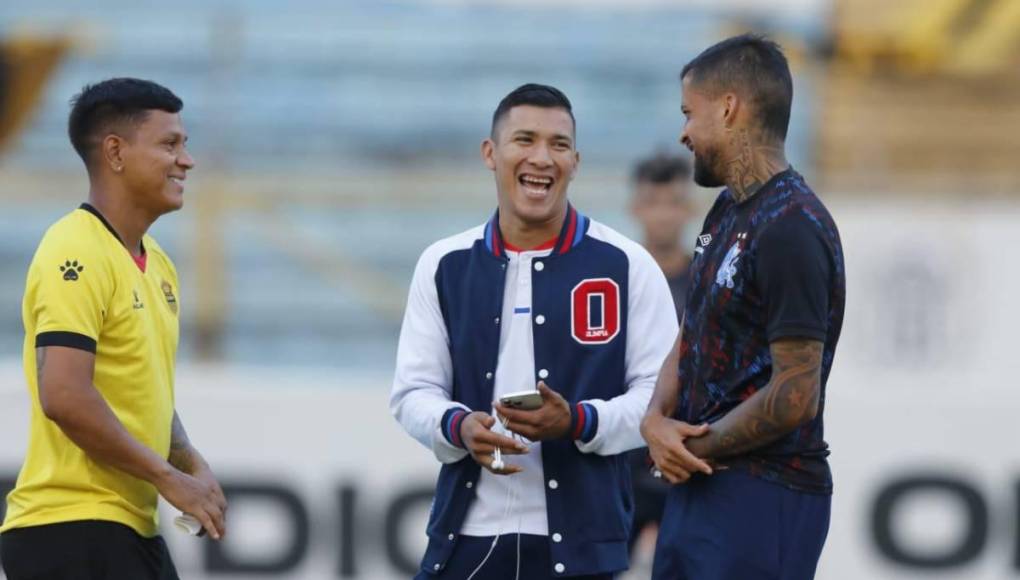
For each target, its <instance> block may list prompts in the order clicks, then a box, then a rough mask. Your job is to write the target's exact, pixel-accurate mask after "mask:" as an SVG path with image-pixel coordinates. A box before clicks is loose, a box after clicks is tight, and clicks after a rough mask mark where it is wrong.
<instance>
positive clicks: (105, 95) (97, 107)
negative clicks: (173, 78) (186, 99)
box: [67, 78, 184, 167]
mask: <svg viewBox="0 0 1020 580" xmlns="http://www.w3.org/2000/svg"><path fill="white" fill-rule="evenodd" d="M183 107H184V103H183V102H182V101H181V99H179V98H178V97H177V95H175V94H173V93H172V92H171V91H170V89H167V88H166V87H164V86H161V85H158V84H156V83H154V82H152V81H146V80H141V79H134V78H115V79H109V80H105V81H102V82H99V83H96V84H94V85H85V87H84V88H82V90H81V92H80V93H78V94H77V95H75V97H74V98H73V99H71V115H70V117H69V118H68V121H67V134H68V136H69V137H70V138H71V145H72V146H73V147H74V150H75V151H76V152H77V153H78V156H79V157H81V158H82V161H84V162H85V165H86V167H88V166H89V163H90V158H91V157H92V156H93V155H94V154H95V152H96V149H97V148H98V147H99V144H100V143H101V142H102V140H103V138H104V137H106V135H108V134H110V133H111V132H114V131H115V130H116V129H118V128H119V129H121V130H123V128H124V126H125V125H131V126H134V125H137V124H138V123H141V122H143V121H145V118H146V117H147V116H148V114H149V111H153V110H159V111H166V112H167V113H179V112H180V111H181V109H182V108H183Z"/></svg>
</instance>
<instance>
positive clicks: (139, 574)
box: [0, 520, 179, 580]
mask: <svg viewBox="0 0 1020 580" xmlns="http://www.w3.org/2000/svg"><path fill="white" fill-rule="evenodd" d="M0 564H2V565H3V569H4V573H6V574H7V580H127V579H130V580H179V578H178V577H177V569H176V568H174V563H173V560H171V559H170V551H169V550H167V547H166V542H164V541H163V538H161V537H160V536H156V537H154V538H145V537H142V536H140V535H138V533H137V532H135V531H134V530H133V529H131V528H129V527H128V526H125V525H124V524H118V523H115V522H107V521H99V520H87V521H79V522H65V523H59V524H48V525H44V526H32V527H28V528H15V529H13V530H9V531H7V532H4V533H3V534H2V535H0Z"/></svg>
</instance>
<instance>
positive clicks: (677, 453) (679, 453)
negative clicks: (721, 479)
mask: <svg viewBox="0 0 1020 580" xmlns="http://www.w3.org/2000/svg"><path fill="white" fill-rule="evenodd" d="M707 432H708V425H707V424H703V425H698V426H697V427H695V426H694V425H689V424H687V423H684V422H683V421H677V420H675V419H669V418H666V417H663V416H662V415H645V418H644V419H643V420H642V421H641V436H642V437H644V439H645V442H647V443H648V453H649V455H651V457H652V461H653V462H654V463H655V468H656V469H658V470H659V471H661V472H662V475H663V477H665V478H666V480H667V481H669V482H670V483H672V484H674V485H675V484H678V483H684V482H686V481H687V480H688V479H690V478H691V475H692V474H694V473H697V472H701V473H704V474H707V475H712V467H711V466H710V465H709V464H708V463H707V462H705V461H703V460H702V459H699V458H698V457H696V456H695V455H694V454H693V453H691V452H690V451H689V450H688V449H687V448H686V447H685V446H684V440H685V439H687V438H689V437H700V436H701V435H704V434H705V433H707Z"/></svg>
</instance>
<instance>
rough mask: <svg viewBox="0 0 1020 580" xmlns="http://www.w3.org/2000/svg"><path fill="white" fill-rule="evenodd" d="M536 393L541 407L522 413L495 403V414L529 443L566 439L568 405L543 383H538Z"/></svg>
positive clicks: (508, 427)
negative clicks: (504, 419)
mask: <svg viewBox="0 0 1020 580" xmlns="http://www.w3.org/2000/svg"><path fill="white" fill-rule="evenodd" d="M538 392H539V393H540V394H541V395H542V406H541V407H539V408H537V409H533V410H531V411H523V410H521V409H511V408H510V407H506V406H504V405H501V404H500V403H499V402H497V403H496V404H495V407H496V413H498V414H499V416H501V417H505V418H506V419H507V420H508V421H509V422H508V423H507V426H506V427H507V429H509V430H511V431H513V432H514V433H517V434H518V435H521V436H523V437H525V438H527V439H528V440H530V441H547V440H549V439H562V438H563V437H566V436H567V434H568V433H569V432H570V403H568V402H567V400H566V399H564V398H563V397H562V396H560V394H559V393H557V392H556V391H554V390H552V389H550V388H549V387H548V386H547V385H546V384H545V382H544V381H538Z"/></svg>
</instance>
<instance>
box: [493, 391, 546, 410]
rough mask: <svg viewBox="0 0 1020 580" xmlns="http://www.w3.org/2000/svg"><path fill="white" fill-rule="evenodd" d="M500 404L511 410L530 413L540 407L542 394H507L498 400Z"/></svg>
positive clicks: (530, 392)
mask: <svg viewBox="0 0 1020 580" xmlns="http://www.w3.org/2000/svg"><path fill="white" fill-rule="evenodd" d="M499 402H500V404H502V405H503V406H504V407H510V408H511V409H521V410H522V411H532V410H534V409H537V408H539V407H541V406H542V393H539V392H538V391H518V392H516V393H507V394H506V395H503V396H502V397H500V398H499Z"/></svg>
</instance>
